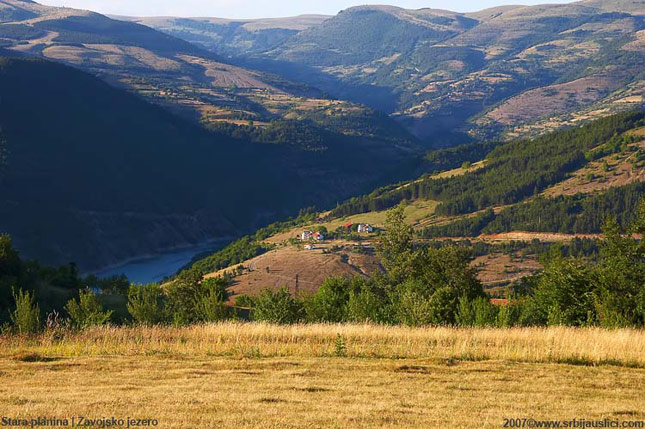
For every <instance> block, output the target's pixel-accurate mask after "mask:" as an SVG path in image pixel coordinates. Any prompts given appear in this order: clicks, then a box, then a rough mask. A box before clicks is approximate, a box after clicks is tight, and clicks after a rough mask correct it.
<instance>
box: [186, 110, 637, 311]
mask: <svg viewBox="0 0 645 429" xmlns="http://www.w3.org/2000/svg"><path fill="white" fill-rule="evenodd" d="M644 136H645V113H643V112H632V113H626V114H621V115H616V116H612V117H608V118H604V119H600V120H597V121H594V122H592V123H591V124H589V125H586V126H583V127H579V128H574V129H571V130H567V131H559V132H555V133H551V134H548V135H545V136H543V137H540V138H537V139H533V140H519V141H514V142H509V143H504V144H496V145H495V144H482V145H479V146H482V149H484V148H485V149H484V150H478V149H477V148H476V146H478V145H467V146H464V147H463V148H460V147H458V148H453V149H443V150H439V151H435V152H431V153H430V154H429V155H428V157H427V160H428V161H429V162H433V163H435V165H438V166H440V167H439V168H440V171H439V172H437V173H435V174H432V175H430V174H426V175H424V176H422V177H420V178H419V179H416V180H412V181H408V182H402V183H397V184H393V185H389V186H386V187H382V188H379V189H377V190H375V191H373V192H372V193H371V194H368V195H365V196H362V197H356V198H352V199H350V200H348V201H346V202H345V203H342V204H339V205H338V206H337V207H335V208H334V209H332V210H331V211H328V212H325V213H320V214H317V215H308V216H303V217H301V218H300V219H299V220H296V221H295V223H294V222H290V223H285V224H283V225H280V224H278V225H277V226H273V227H272V228H270V229H265V230H260V231H258V232H257V233H256V234H255V235H254V236H251V237H248V238H247V239H246V241H245V240H241V241H239V242H237V243H235V244H234V245H232V246H230V247H229V248H227V249H224V250H223V251H221V252H218V253H216V254H214V255H210V256H208V257H206V258H204V259H201V260H198V261H195V263H194V264H193V265H192V267H191V268H190V271H195V272H198V273H200V274H208V275H209V276H222V275H225V274H227V275H232V276H233V282H232V286H231V291H232V292H233V293H235V294H250V295H256V294H258V293H259V292H260V291H261V290H263V289H264V288H267V287H270V288H272V289H278V288H279V287H280V286H285V285H286V286H289V288H290V290H291V292H292V293H293V292H294V291H295V287H296V278H298V283H299V288H300V290H316V289H317V287H318V286H319V285H320V284H321V283H322V280H323V279H324V278H327V277H330V276H332V275H343V276H354V275H359V276H366V277H369V276H372V275H373V274H375V273H377V272H379V271H381V268H380V266H379V258H378V256H377V255H376V252H375V247H376V242H377V240H378V237H379V235H380V233H381V230H382V228H384V227H385V223H386V222H385V221H386V212H385V210H387V209H389V208H391V207H393V206H395V205H397V204H401V203H403V204H404V205H405V210H404V216H405V219H406V221H407V223H408V224H409V225H410V226H411V227H412V228H413V230H414V232H415V237H416V240H417V242H418V243H419V245H423V246H439V247H441V246H444V245H445V244H448V243H458V244H459V245H460V246H465V247H468V248H470V250H471V251H472V254H473V256H474V257H475V258H474V260H473V261H472V266H473V267H475V268H477V270H478V271H479V274H478V277H479V279H480V280H481V281H482V282H483V283H484V285H485V286H486V288H487V291H488V292H489V293H490V294H492V295H493V296H504V294H505V293H506V292H507V291H508V290H509V289H508V286H513V287H516V286H517V285H520V284H522V278H524V277H526V276H530V275H531V274H534V273H535V272H536V271H538V270H540V269H541V263H540V261H541V259H542V258H541V257H542V255H544V254H546V253H548V252H549V251H550V250H549V249H551V248H553V249H558V251H559V252H562V253H563V254H565V255H578V256H581V257H585V258H595V257H596V256H597V254H598V240H601V239H602V238H603V236H602V224H603V222H604V221H605V219H606V216H614V217H616V218H617V220H618V221H619V223H620V224H621V225H627V224H628V223H630V222H631V221H633V219H634V216H635V214H636V211H637V210H636V208H637V205H638V203H639V201H640V200H641V199H642V198H643V196H645V173H644V171H645V140H644V139H643V137H644ZM473 146H475V147H473ZM473 153H479V154H480V158H479V161H478V162H476V163H475V164H471V163H470V161H472V160H473V159H472V158H468V156H469V155H470V154H473ZM460 157H461V159H464V160H468V161H466V163H465V164H464V165H463V166H461V167H457V168H453V165H454V164H455V163H457V165H460V162H459V158H460ZM450 168H452V169H450ZM359 224H370V225H371V226H372V227H373V228H374V232H372V233H367V234H366V233H357V231H356V228H357V225H359ZM307 230H309V231H322V232H323V234H324V235H325V240H324V241H323V242H314V247H315V248H314V250H305V249H303V244H306V243H307V242H308V241H307V240H305V241H304V242H303V241H302V240H300V235H301V234H302V232H303V231H307ZM557 243H564V246H562V247H558V246H559V245H557ZM554 245H555V246H554ZM254 246H258V247H254ZM244 249H247V250H248V249H253V251H252V252H248V253H245V252H244ZM231 255H237V257H234V258H231ZM235 298H236V297H235V296H233V299H235Z"/></svg>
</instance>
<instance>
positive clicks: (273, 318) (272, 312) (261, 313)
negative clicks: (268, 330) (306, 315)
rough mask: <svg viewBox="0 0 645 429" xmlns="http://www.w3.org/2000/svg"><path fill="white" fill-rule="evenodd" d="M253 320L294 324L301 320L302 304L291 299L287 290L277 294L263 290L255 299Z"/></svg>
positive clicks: (285, 288)
mask: <svg viewBox="0 0 645 429" xmlns="http://www.w3.org/2000/svg"><path fill="white" fill-rule="evenodd" d="M251 315H252V318H253V320H257V321H262V322H271V323H280V324H288V323H296V322H299V321H300V320H301V319H302V315H303V308H302V304H301V303H300V302H298V301H296V300H295V299H293V298H292V297H291V294H289V289H288V288H287V287H283V288H281V289H280V290H278V291H277V292H274V291H272V290H270V289H266V290H264V291H263V292H262V293H260V295H258V297H257V298H256V299H255V306H254V307H253V311H252V313H251Z"/></svg>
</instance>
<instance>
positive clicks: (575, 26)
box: [149, 0, 645, 146]
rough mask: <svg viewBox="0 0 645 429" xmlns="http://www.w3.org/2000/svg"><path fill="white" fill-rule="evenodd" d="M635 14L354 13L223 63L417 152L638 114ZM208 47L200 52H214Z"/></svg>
mask: <svg viewBox="0 0 645 429" xmlns="http://www.w3.org/2000/svg"><path fill="white" fill-rule="evenodd" d="M644 14H645V2H644V1H643V0H626V1H616V2H613V1H612V2H607V1H597V0H588V1H582V2H577V3H569V4H564V5H540V6H507V7H499V8H494V9H489V10H484V11H480V12H476V13H468V14H460V13H454V12H449V11H442V10H433V9H420V10H406V9H401V8H397V7H391V6H360V7H354V8H350V9H347V10H344V11H342V12H341V13H339V14H338V15H336V16H334V17H332V18H330V19H327V20H324V21H322V22H321V23H320V24H318V25H315V26H311V27H309V28H306V29H304V30H301V31H299V32H298V33H297V34H294V35H292V36H291V37H289V38H287V39H285V40H284V41H282V42H280V43H278V44H277V45H275V46H272V47H269V48H267V49H265V50H264V51H263V52H259V51H258V50H257V49H254V50H251V51H248V50H247V51H245V50H240V51H238V53H237V58H236V59H235V61H236V62H237V64H239V65H243V66H246V67H251V68H255V69H259V70H264V71H268V72H272V73H276V74H280V75H282V76H285V77H286V78H288V79H291V80H296V81H299V82H303V83H306V84H308V85H311V86H314V87H318V88H321V89H323V90H325V91H326V92H327V93H329V94H332V95H333V96H336V97H339V98H342V99H347V100H352V101H355V102H359V103H364V104H367V105H369V106H371V107H373V108H376V109H379V110H382V111H385V112H387V113H389V114H390V116H392V117H393V118H396V119H397V120H398V121H399V122H400V123H402V124H403V125H405V127H406V128H407V129H408V130H409V131H411V132H412V133H413V134H415V135H416V136H417V137H419V138H420V139H422V140H423V141H424V142H425V143H426V144H427V145H430V146H432V145H434V146H437V145H452V144H456V143H463V142H465V141H468V140H469V139H479V140H483V139H487V138H492V137H498V136H501V137H504V138H512V137H515V136H527V135H537V134H540V133H543V132H545V131H547V132H548V131H549V130H553V129H555V128H557V127H561V126H563V125H567V124H568V125H575V124H577V123H579V122H581V121H586V120H589V119H593V118H598V117H602V116H604V115H607V114H611V113H613V112H618V111H626V110H630V109H633V108H636V107H638V106H640V105H642V104H643V100H644V99H643V90H644V88H645V79H644V76H643V67H642V64H643V63H645V45H644V44H643V40H644V37H645V36H644V34H645V32H644V31H645V16H644ZM149 24H150V25H153V26H154V25H155V24H154V23H149ZM175 30H177V27H175ZM177 31H178V32H177V33H175V34H176V35H179V36H180V37H181V31H180V30H177ZM220 41H221V38H219V36H218V37H217V38H213V39H212V43H206V44H203V45H202V46H208V48H209V49H211V50H213V51H214V52H219V53H225V52H226V49H227V45H226V43H223V42H222V43H220Z"/></svg>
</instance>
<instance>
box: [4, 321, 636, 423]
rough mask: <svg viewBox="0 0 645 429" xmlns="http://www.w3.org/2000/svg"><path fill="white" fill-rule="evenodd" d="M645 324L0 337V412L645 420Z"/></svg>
mask: <svg viewBox="0 0 645 429" xmlns="http://www.w3.org/2000/svg"><path fill="white" fill-rule="evenodd" d="M644 397H645V332H644V331H643V330H638V329H616V330H607V329H601V328H567V327H548V328H512V329H493V328H490V329H487V328H450V327H419V328H410V327H396V326H380V325H369V324H365V325H348V324H339V325H335V324H316V325H299V324H296V325H282V326H280V325H271V324H262V323H239V322H225V323H218V324H206V325H196V326H187V327H177V328H173V327H167V326H166V327H112V326H104V327H95V328H88V329H85V330H82V331H77V332H72V331H67V330H65V331H63V330H61V331H56V330H49V331H45V332H44V333H42V334H39V335H36V336H17V335H2V336H0V413H1V414H2V415H3V416H10V417H14V418H17V417H34V416H47V417H57V418H70V417H71V416H81V415H82V416H86V417H92V418H96V417H111V416H115V417H117V418H126V417H133V418H153V419H157V420H158V421H159V427H171V428H190V427H194V428H202V427H241V428H245V427H249V428H250V427H267V428H283V427H292V428H318V427H325V428H326V427H339V428H374V427H469V428H470V427H491V428H494V427H503V423H504V419H505V418H516V417H517V418H535V419H558V420H565V419H572V418H579V419H580V418H585V419H588V420H590V419H603V418H610V419H618V420H645V400H644V399H643V398H644Z"/></svg>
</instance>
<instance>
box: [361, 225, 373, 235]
mask: <svg viewBox="0 0 645 429" xmlns="http://www.w3.org/2000/svg"><path fill="white" fill-rule="evenodd" d="M373 231H374V228H373V227H372V225H370V224H369V223H359V224H358V232H359V233H369V232H373Z"/></svg>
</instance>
